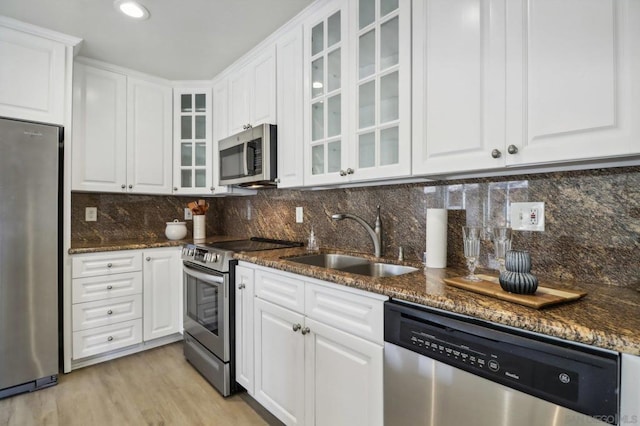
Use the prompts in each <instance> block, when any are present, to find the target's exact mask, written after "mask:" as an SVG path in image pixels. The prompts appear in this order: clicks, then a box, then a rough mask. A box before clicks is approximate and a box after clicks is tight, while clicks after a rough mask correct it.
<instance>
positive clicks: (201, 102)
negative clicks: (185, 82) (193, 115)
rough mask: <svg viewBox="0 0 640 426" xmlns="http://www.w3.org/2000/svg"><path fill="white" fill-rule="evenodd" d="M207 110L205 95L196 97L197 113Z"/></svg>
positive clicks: (200, 94) (199, 94) (201, 94)
mask: <svg viewBox="0 0 640 426" xmlns="http://www.w3.org/2000/svg"><path fill="white" fill-rule="evenodd" d="M206 110H207V97H206V95H205V94H204V93H198V94H197V95H196V112H205V111H206Z"/></svg>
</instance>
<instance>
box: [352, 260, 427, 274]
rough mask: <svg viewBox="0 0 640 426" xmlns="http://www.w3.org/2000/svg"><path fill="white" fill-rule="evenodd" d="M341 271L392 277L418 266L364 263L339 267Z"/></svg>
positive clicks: (413, 270)
mask: <svg viewBox="0 0 640 426" xmlns="http://www.w3.org/2000/svg"><path fill="white" fill-rule="evenodd" d="M340 270H341V271H344V272H351V273H352V274H359V275H367V276H369V277H394V276H396V275H404V274H409V273H411V272H415V271H417V270H418V268H413V267H411V266H404V265H393V264H391V263H378V262H376V263H366V264H362V265H353V266H348V267H345V268H341V269H340Z"/></svg>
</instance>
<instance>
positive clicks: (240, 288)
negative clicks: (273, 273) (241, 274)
mask: <svg viewBox="0 0 640 426" xmlns="http://www.w3.org/2000/svg"><path fill="white" fill-rule="evenodd" d="M245 287H246V285H244V283H240V285H238V289H239V290H242V289H243V288H245ZM294 331H295V330H294Z"/></svg>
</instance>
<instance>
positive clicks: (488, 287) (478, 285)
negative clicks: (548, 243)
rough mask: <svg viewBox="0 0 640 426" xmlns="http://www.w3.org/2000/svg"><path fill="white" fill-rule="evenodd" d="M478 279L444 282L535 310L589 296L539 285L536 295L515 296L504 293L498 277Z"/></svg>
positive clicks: (451, 279)
mask: <svg viewBox="0 0 640 426" xmlns="http://www.w3.org/2000/svg"><path fill="white" fill-rule="evenodd" d="M478 277H479V278H481V279H482V281H477V282H471V281H466V280H464V279H463V278H462V277H454V278H444V282H446V283H447V284H449V285H452V286H454V287H459V288H463V289H465V290H469V291H473V292H474V293H480V294H484V295H486V296H491V297H495V298H497V299H501V300H506V301H508V302H514V303H518V304H520V305H524V306H528V307H530V308H534V309H540V308H543V307H545V306H549V305H556V304H559V303H565V302H571V301H573V300H578V299H580V298H581V297H583V296H585V295H586V294H587V293H586V292H584V291H578V290H564V289H563V290H559V289H555V288H549V287H544V286H541V285H538V289H537V290H536V292H535V293H534V294H515V293H509V292H507V291H504V290H503V289H502V287H500V282H499V281H498V277H492V276H490V275H483V274H478Z"/></svg>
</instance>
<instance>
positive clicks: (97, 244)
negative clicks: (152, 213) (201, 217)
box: [68, 235, 237, 254]
mask: <svg viewBox="0 0 640 426" xmlns="http://www.w3.org/2000/svg"><path fill="white" fill-rule="evenodd" d="M236 239H237V238H234V237H227V236H221V235H218V236H213V237H209V238H207V239H206V240H205V241H204V243H213V242H219V241H228V240H236ZM192 243H193V239H184V240H169V239H167V238H160V239H149V240H147V241H140V240H138V239H135V240H108V241H84V242H78V243H76V245H75V246H74V247H72V248H70V249H69V251H68V252H69V254H83V253H99V252H103V251H117V250H140V249H149V248H162V247H181V246H183V245H185V244H192ZM199 243H203V242H199Z"/></svg>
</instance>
